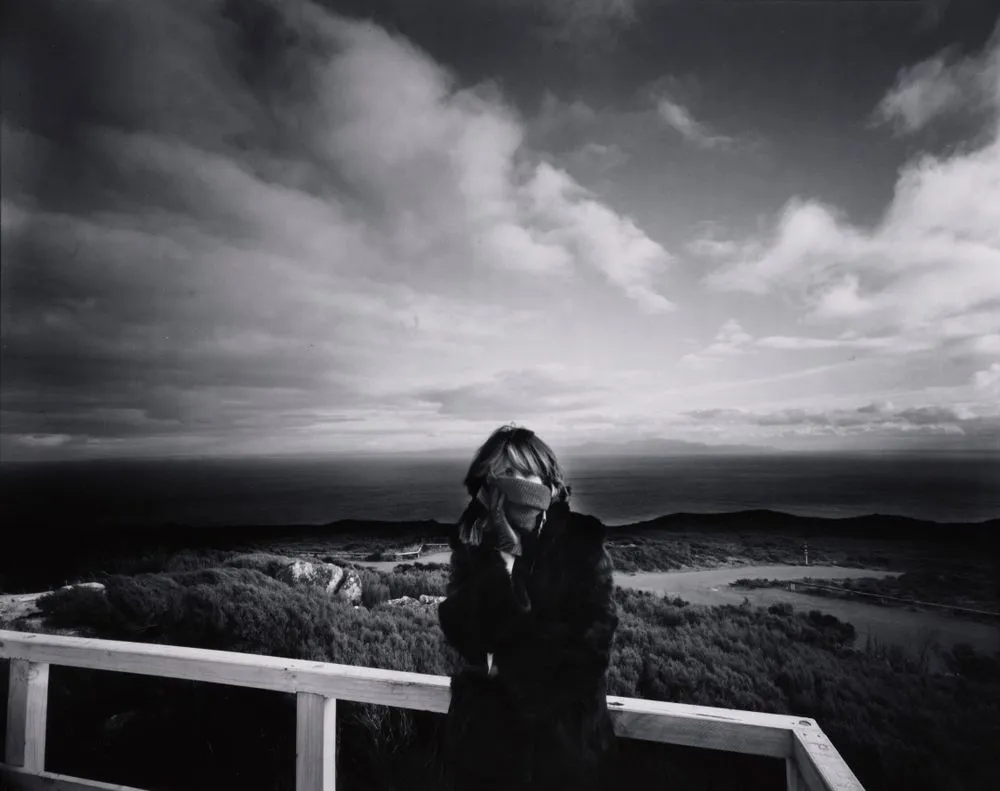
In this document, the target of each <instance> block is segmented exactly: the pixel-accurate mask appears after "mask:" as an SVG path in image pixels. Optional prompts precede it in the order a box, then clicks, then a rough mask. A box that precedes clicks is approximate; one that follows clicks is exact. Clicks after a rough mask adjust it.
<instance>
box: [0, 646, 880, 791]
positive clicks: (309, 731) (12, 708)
mask: <svg viewBox="0 0 1000 791" xmlns="http://www.w3.org/2000/svg"><path fill="white" fill-rule="evenodd" d="M0 657H2V658H7V659H10V660H11V661H10V687H9V692H8V696H7V744H6V752H5V755H4V762H3V763H0V784H2V785H3V786H4V787H5V788H6V787H10V788H11V789H16V790H18V791H20V789H32V790H34V789H41V788H45V789H56V790H57V791H94V790H95V789H103V791H137V790H136V789H130V788H127V787H126V786H121V785H112V784H109V783H102V782H98V781H96V780H85V779H82V778H77V777H67V776H65V775H59V774H55V773H52V772H47V771H45V719H46V712H47V708H48V691H49V667H50V665H65V666H69V667H82V668H91V669H93V670H112V671H119V672H123V673H139V674H142V675H147V676H161V677H163V678H179V679H185V680H188V681H204V682H208V683H213V684H230V685H232V686H238V687H254V688H256V689H270V690H274V691H276V692H293V693H295V695H296V698H297V716H296V739H295V744H296V746H295V787H296V791H334V787H335V784H336V779H335V777H336V755H335V753H334V745H335V743H336V740H335V728H336V723H337V700H348V701H355V702H359V703H376V704H381V705H385V706H398V707H400V708H405V709H417V710H421V711H436V712H440V713H446V712H447V711H448V703H449V700H450V695H451V690H450V682H449V679H448V678H447V677H446V676H427V675H422V674H419V673H404V672H400V671H395V670H379V669H374V668H367V667H355V666H353V665H335V664H330V663H325V662H307V661H303V660H299V659H281V658H278V657H273V656H258V655H256V654H242V653H235V652H231V651H209V650H206V649H201V648H183V647H180V646H173V645H157V644H149V643H126V642H118V641H114V640H93V639H88V638H82V637H65V636H61V635H48V634H33V633H28V632H12V631H5V630H0ZM608 707H609V709H610V710H611V716H612V718H613V720H614V724H615V732H616V733H617V735H618V736H619V737H623V738H629V739H645V740H648V741H655V742H665V743H668V744H679V745H684V746H688V747H703V748H708V749H713V750H724V751H728V752H737V753H746V754H749V755H763V756H769V757H772V758H783V759H784V760H785V766H786V772H785V775H786V778H787V787H788V791H807V790H808V791H864V788H863V787H862V785H861V783H859V782H858V779H857V778H856V777H855V776H854V773H853V772H852V771H851V770H850V768H849V767H848V766H847V764H846V763H845V762H844V760H843V758H841V756H840V753H838V752H837V749H836V748H835V747H834V746H833V744H831V743H830V740H829V739H828V738H827V737H826V736H825V735H824V733H823V731H822V730H821V729H820V728H819V726H818V725H817V724H816V722H815V721H814V720H811V719H805V718H801V717H790V716H785V715H779V714H759V713H757V712H750V711H735V710H733V709H717V708H709V707H707V706H690V705H686V704H681V703H662V702H659V701H650V700H639V699H636V698H619V697H614V696H610V695H609V696H608Z"/></svg>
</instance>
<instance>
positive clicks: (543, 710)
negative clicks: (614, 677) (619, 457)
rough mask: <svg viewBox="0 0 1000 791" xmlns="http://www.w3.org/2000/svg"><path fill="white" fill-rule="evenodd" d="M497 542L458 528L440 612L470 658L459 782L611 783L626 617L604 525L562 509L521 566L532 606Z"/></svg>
mask: <svg viewBox="0 0 1000 791" xmlns="http://www.w3.org/2000/svg"><path fill="white" fill-rule="evenodd" d="M475 507H476V504H475V503H473V505H471V506H470V508H475ZM486 535H487V538H486V540H485V541H484V543H483V544H482V545H481V546H477V547H469V546H466V545H464V544H462V543H461V542H459V541H458V531H457V528H456V530H455V532H454V534H453V536H452V539H451V547H452V558H451V578H450V581H449V585H448V596H447V598H446V600H445V601H443V602H442V603H441V605H440V607H439V610H438V614H439V618H440V622H441V629H442V631H443V632H444V635H445V637H446V638H447V640H448V642H449V643H450V644H451V645H452V646H453V647H454V648H455V649H456V650H457V651H458V653H459V654H460V655H461V657H462V658H463V659H464V660H465V662H466V666H465V668H464V669H463V670H461V671H460V672H459V673H458V674H457V675H455V676H453V677H452V684H451V689H452V700H451V707H450V709H449V712H448V722H447V732H446V746H445V750H446V759H447V760H448V762H449V767H450V770H451V775H452V778H453V781H452V782H453V785H452V787H453V788H454V790H455V791H479V790H483V789H503V790H504V791H527V790H528V789H553V790H554V791H556V790H558V789H574V790H578V791H590V790H594V791H596V790H597V789H605V788H611V787H612V786H611V783H610V782H609V781H610V777H609V775H610V770H611V764H612V762H613V760H614V757H615V755H616V746H615V736H614V730H613V727H612V723H611V719H610V717H609V715H608V709H607V700H606V694H607V692H606V675H607V669H608V663H609V659H610V653H611V643H612V639H613V637H614V632H615V629H616V628H617V626H618V614H617V609H616V606H615V603H614V599H613V591H614V581H613V579H612V565H611V559H610V558H609V557H608V554H607V551H606V550H605V547H604V526H603V525H602V524H601V522H600V521H599V520H597V519H595V518H594V517H590V516H583V515H581V514H576V513H572V512H571V511H570V509H569V505H568V504H567V503H564V502H558V503H555V504H554V505H552V506H551V507H550V508H549V510H548V512H547V516H546V523H545V525H544V526H543V528H542V530H541V532H540V534H539V536H538V537H537V538H535V537H531V538H532V539H533V540H531V541H528V542H526V543H525V547H524V555H523V556H522V560H520V561H519V569H518V574H517V575H516V576H517V577H518V580H519V581H520V583H521V584H523V590H522V591H521V597H522V598H521V606H518V599H517V597H516V596H515V593H514V589H513V587H512V584H511V578H510V575H509V574H508V572H507V569H506V567H505V564H504V561H503V557H502V556H501V555H500V553H499V551H498V550H497V549H496V548H495V545H494V544H493V542H492V541H491V537H492V533H487V534H486ZM522 564H523V565H522ZM522 574H524V576H523V577H522V576H521V575H522ZM525 592H526V593H527V598H528V599H529V600H530V608H529V609H527V611H525V608H524V604H525V602H524V599H523V596H524V593H525ZM487 652H491V653H493V663H494V666H495V668H496V670H497V674H496V676H494V677H489V676H488V674H487V670H486V654H487Z"/></svg>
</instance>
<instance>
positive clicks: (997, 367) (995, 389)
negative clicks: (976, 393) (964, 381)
mask: <svg viewBox="0 0 1000 791" xmlns="http://www.w3.org/2000/svg"><path fill="white" fill-rule="evenodd" d="M972 383H973V385H975V387H976V389H977V390H980V391H982V392H983V394H984V395H988V396H993V397H997V398H1000V363H993V364H992V365H991V366H990V367H989V368H984V369H983V370H982V371H976V373H975V374H974V375H973V377H972Z"/></svg>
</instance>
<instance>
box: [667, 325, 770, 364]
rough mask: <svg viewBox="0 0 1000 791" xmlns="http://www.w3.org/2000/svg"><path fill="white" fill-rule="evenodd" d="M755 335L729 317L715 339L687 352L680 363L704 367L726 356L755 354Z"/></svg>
mask: <svg viewBox="0 0 1000 791" xmlns="http://www.w3.org/2000/svg"><path fill="white" fill-rule="evenodd" d="M752 344H753V337H752V336H750V335H749V334H748V333H747V332H746V331H745V330H744V329H743V327H742V326H741V325H740V323H739V322H738V321H737V320H736V319H729V320H728V321H726V322H725V323H724V324H723V325H722V326H721V327H720V328H719V331H718V332H717V333H716V334H715V340H714V341H713V342H712V343H710V344H709V345H708V346H706V347H705V348H703V349H701V350H700V351H697V352H692V353H690V354H685V355H684V356H683V357H681V358H680V360H678V363H679V364H680V365H684V366H692V367H703V366H705V365H712V364H714V363H718V362H720V361H722V360H724V359H726V358H730V357H737V356H740V355H744V354H753V352H754V349H753V346H752Z"/></svg>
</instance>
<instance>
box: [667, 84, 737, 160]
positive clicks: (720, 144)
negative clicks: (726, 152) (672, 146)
mask: <svg viewBox="0 0 1000 791" xmlns="http://www.w3.org/2000/svg"><path fill="white" fill-rule="evenodd" d="M656 112H657V115H658V116H659V118H660V120H661V121H662V122H663V123H665V124H666V125H667V126H669V127H670V128H672V129H674V130H676V131H677V132H679V133H680V135H681V137H683V138H684V139H685V140H687V141H688V142H689V143H694V144H695V145H696V146H698V147H699V148H708V149H727V148H732V147H733V146H734V145H735V143H736V139H735V138H732V137H727V136H725V135H717V134H714V133H712V132H711V131H710V130H709V128H708V127H707V126H706V125H705V124H703V123H701V122H700V121H696V120H695V119H694V117H693V116H692V115H691V111H690V110H688V109H687V108H686V107H684V106H683V105H682V104H680V103H678V102H676V101H674V100H673V99H671V98H669V97H666V96H661V97H660V98H659V99H657V101H656Z"/></svg>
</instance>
